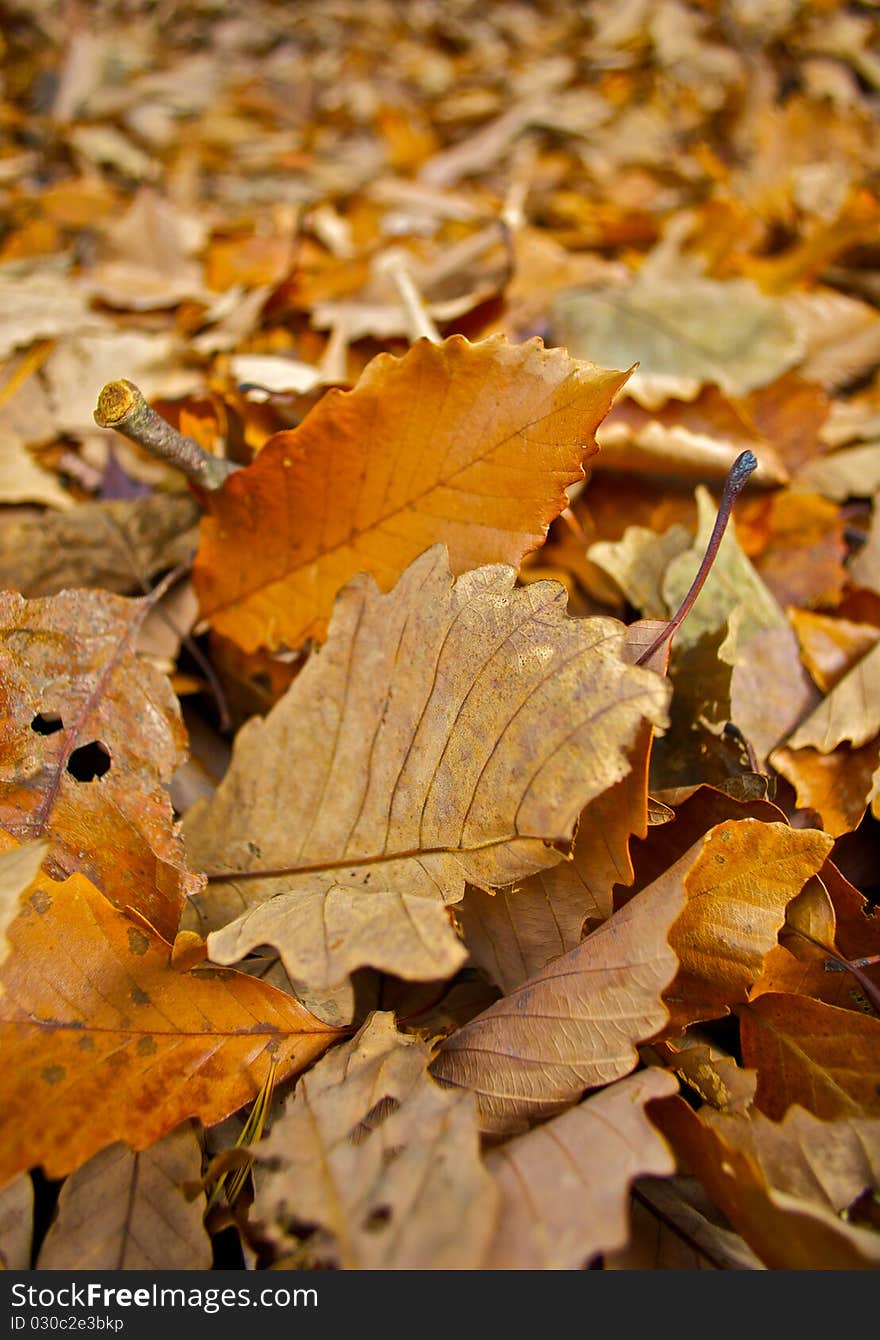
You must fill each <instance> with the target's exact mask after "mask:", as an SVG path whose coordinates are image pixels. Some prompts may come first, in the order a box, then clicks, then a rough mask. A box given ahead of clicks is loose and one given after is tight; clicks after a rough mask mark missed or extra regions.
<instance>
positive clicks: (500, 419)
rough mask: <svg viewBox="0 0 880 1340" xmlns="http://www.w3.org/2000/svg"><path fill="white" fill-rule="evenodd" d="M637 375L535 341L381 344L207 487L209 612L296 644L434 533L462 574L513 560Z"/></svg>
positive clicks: (385, 580) (240, 639)
mask: <svg viewBox="0 0 880 1340" xmlns="http://www.w3.org/2000/svg"><path fill="white" fill-rule="evenodd" d="M626 376H627V374H626V373H620V372H605V371H602V370H600V369H599V368H596V367H594V366H593V364H591V363H584V362H577V361H575V360H574V359H572V358H569V356H568V354H567V353H565V352H564V351H563V350H558V349H557V350H552V349H544V347H543V345H542V343H541V341H540V340H539V339H533V340H529V341H528V342H527V343H525V344H523V345H510V344H508V343H507V340H506V339H504V338H503V337H501V336H493V337H491V338H490V339H488V340H485V341H483V342H482V343H480V344H470V343H469V342H468V341H467V340H466V339H464V337H463V336H460V335H454V336H451V337H450V338H449V339H448V340H445V341H444V342H443V343H442V344H433V343H431V342H430V341H429V340H424V339H423V340H418V341H417V342H416V343H415V344H414V345H413V346H412V348H411V349H410V350H409V351H408V352H407V353H406V354H405V355H404V356H403V358H399V359H398V358H394V357H392V356H391V355H390V354H380V355H379V356H378V357H377V358H375V359H374V360H373V361H372V362H371V363H370V364H369V366H368V367H367V368H366V369H365V371H364V373H363V375H362V376H361V379H360V381H359V382H358V384H357V386H356V387H355V389H354V390H353V391H349V392H345V391H339V390H331V391H329V392H328V393H327V395H326V396H324V398H323V399H322V400H321V401H320V402H319V403H318V404H317V405H316V406H315V408H314V409H313V410H312V411H311V413H310V414H309V415H308V416H307V417H306V419H305V420H304V422H303V423H302V424H301V425H300V426H299V427H298V428H296V429H293V430H292V431H290V432H283V433H279V434H277V435H276V436H275V437H274V438H272V439H271V440H270V441H269V442H268V443H267V444H266V445H265V446H264V447H263V449H262V450H261V452H260V453H259V455H258V457H257V459H256V460H255V461H254V463H253V464H252V465H250V466H248V467H247V468H246V469H244V470H239V471H237V472H236V473H235V475H233V476H232V477H231V478H230V479H229V480H228V481H227V483H226V485H225V487H224V488H223V489H222V490H220V491H218V492H216V493H214V494H212V495H211V496H210V497H209V498H207V499H206V506H207V507H208V515H207V516H206V518H205V519H204V521H203V523H202V540H201V547H200V549H199V554H198V557H197V560H196V567H195V573H194V577H195V583H196V591H197V594H198V596H199V600H200V602H201V608H202V612H203V614H204V615H205V617H207V618H208V619H210V621H211V623H212V625H213V626H214V627H215V628H216V629H217V630H218V631H219V632H221V633H223V634H224V635H225V636H227V637H229V638H231V639H232V640H233V641H235V642H237V643H238V644H239V645H240V646H242V647H244V648H245V650H249V651H250V650H254V649H255V648H256V647H258V646H260V645H266V646H269V647H271V648H275V647H278V646H279V645H280V644H282V643H285V644H287V646H289V647H291V648H294V647H297V646H299V645H300V644H301V643H302V642H304V641H305V640H306V639H307V638H319V639H321V638H323V637H324V634H325V631H326V627H327V620H328V619H329V617H330V612H331V609H332V605H333V600H334V597H335V596H336V593H337V591H339V589H340V588H341V587H342V586H344V584H345V583H346V582H347V581H348V579H349V578H350V577H353V576H354V575H355V574H356V573H358V572H368V573H370V574H371V575H372V576H373V577H374V578H375V579H376V581H377V582H378V584H379V586H380V587H382V589H383V590H388V589H389V588H390V587H391V586H393V584H394V582H395V581H396V580H397V579H398V577H399V576H400V574H401V573H402V572H403V570H404V568H405V567H406V566H407V564H408V563H410V562H412V560H413V559H415V558H416V557H417V556H418V555H419V554H420V553H422V551H423V550H425V549H427V548H428V547H429V546H430V545H432V544H434V543H435V542H437V541H442V542H444V543H445V544H446V545H447V547H448V550H449V556H450V565H451V568H452V571H453V572H454V573H461V572H465V571H467V570H468V569H470V568H476V567H479V566H480V565H481V564H485V563H498V562H503V563H510V564H512V565H513V566H517V565H518V564H519V562H520V560H521V559H522V557H523V555H524V554H526V553H527V552H528V551H529V550H531V549H535V548H536V547H537V546H538V545H539V544H540V543H541V541H542V540H543V539H544V536H545V535H546V533H547V528H548V526H549V524H550V522H551V521H552V520H553V518H554V517H555V516H557V515H558V514H559V513H560V512H561V511H562V509H563V508H564V507H565V505H566V494H565V489H566V487H567V486H568V485H570V484H574V483H576V482H577V481H578V480H580V479H582V478H583V465H584V462H585V461H586V460H587V459H588V458H589V456H591V455H592V454H593V452H594V451H595V450H596V447H595V442H594V440H593V433H594V431H595V428H596V426H597V424H598V423H599V422H600V420H601V419H602V417H603V416H604V415H605V413H606V412H607V411H608V408H609V406H610V404H611V401H612V398H613V396H614V394H615V392H616V391H618V390H619V389H620V387H621V386H622V385H623V383H624V382H625V380H626Z"/></svg>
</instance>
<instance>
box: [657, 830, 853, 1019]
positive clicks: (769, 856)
mask: <svg viewBox="0 0 880 1340" xmlns="http://www.w3.org/2000/svg"><path fill="white" fill-rule="evenodd" d="M831 846H832V839H831V838H830V837H829V836H828V835H827V834H826V833H821V832H819V831H818V830H816V829H795V828H789V827H788V825H787V824H782V823H779V824H768V823H761V821H760V820H758V819H742V820H740V821H738V822H737V821H736V820H729V821H728V822H727V823H723V824H719V825H718V827H717V828H713V829H712V830H711V832H709V833H707V834H706V836H705V838H703V839H702V841H701V842H700V843H699V844H698V845H697V850H696V853H695V857H696V858H695V859H693V860H692V863H691V866H690V869H689V870H688V871H687V873H686V875H685V877H684V888H685V892H686V894H687V903H686V904H685V908H684V911H683V912H682V913H681V916H679V918H678V920H677V921H676V923H675V925H674V926H673V928H672V930H671V931H670V933H669V943H670V944H671V946H672V948H673V949H674V950H675V952H676V954H677V955H678V959H679V962H680V964H681V967H680V969H679V972H678V975H677V977H676V978H675V981H674V982H673V983H672V985H671V986H670V987H669V988H668V990H667V991H666V992H665V994H664V1000H665V1002H666V1004H667V1006H668V1008H669V1011H670V1014H671V1019H670V1022H669V1025H668V1028H667V1030H666V1031H667V1032H669V1033H673V1032H678V1031H680V1030H681V1029H682V1028H684V1027H686V1026H687V1025H688V1024H690V1023H694V1022H695V1021H696V1020H699V1019H715V1018H720V1017H721V1016H723V1015H725V1014H727V1013H728V1011H729V1009H730V1007H731V1006H732V1005H734V1004H736V1003H738V1002H740V1001H744V1000H745V999H746V997H747V993H748V990H749V987H750V986H751V985H752V984H753V983H754V982H755V981H757V979H758V978H759V977H760V975H761V971H762V968H763V965H764V956H765V954H767V953H769V951H770V950H771V949H772V948H773V947H774V946H775V944H776V937H777V934H778V932H779V930H780V929H781V927H782V926H783V924H784V922H785V909H786V907H787V906H788V904H789V902H790V901H791V900H792V899H793V898H794V897H795V896H796V895H797V894H798V893H799V892H800V890H801V889H802V888H803V886H804V884H805V883H806V882H807V880H808V879H809V878H810V876H811V875H813V874H815V873H816V871H817V870H819V869H820V868H821V866H822V864H823V862H824V860H825V858H826V856H827V855H828V853H829V851H830V849H831ZM691 853H694V849H693V848H692V849H691ZM688 855H691V854H690V853H689V854H688ZM683 859H686V858H683ZM673 868H675V867H673Z"/></svg>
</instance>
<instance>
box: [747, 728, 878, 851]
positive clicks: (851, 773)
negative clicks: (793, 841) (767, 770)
mask: <svg viewBox="0 0 880 1340" xmlns="http://www.w3.org/2000/svg"><path fill="white" fill-rule="evenodd" d="M770 763H771V765H772V767H773V768H775V770H776V771H777V772H778V773H779V774H780V776H782V777H785V778H786V779H787V780H788V781H789V782H791V784H792V786H793V787H794V789H795V794H796V798H797V804H798V806H799V807H800V808H801V809H808V810H815V812H816V814H818V815H819V818H820V820H821V823H822V827H823V828H824V829H825V831H826V832H827V833H830V834H831V836H832V837H840V836H841V835H842V834H843V833H851V832H852V831H853V830H854V829H855V828H857V827H858V825H859V823H860V822H861V820H862V816H863V815H864V813H865V810H866V809H867V807H868V800H869V798H870V794H871V787H872V784H873V780H874V777H875V776H876V775H877V772H878V769H880V736H878V737H875V738H874V739H872V740H868V742H867V744H863V745H861V746H860V748H858V749H853V748H852V747H851V746H850V745H848V744H841V745H838V747H837V748H836V749H834V750H832V752H831V753H830V754H824V753H822V752H820V750H818V749H813V748H811V747H810V746H807V747H805V748H803V749H790V748H788V746H787V745H782V746H781V747H780V748H779V749H774V750H773V752H772V754H771V755H770Z"/></svg>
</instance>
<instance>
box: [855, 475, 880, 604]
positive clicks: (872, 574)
mask: <svg viewBox="0 0 880 1340" xmlns="http://www.w3.org/2000/svg"><path fill="white" fill-rule="evenodd" d="M849 576H850V580H851V581H853V582H855V583H856V585H858V586H864V587H866V588H867V589H868V590H869V591H875V592H878V593H880V494H875V496H874V506H873V511H872V514H871V527H870V529H869V531H868V536H867V539H866V541H865V544H864V546H863V547H862V548H861V549H860V550H859V551H858V553H857V554H856V555H855V557H854V558H853V559H852V561H851V562H850V564H849Z"/></svg>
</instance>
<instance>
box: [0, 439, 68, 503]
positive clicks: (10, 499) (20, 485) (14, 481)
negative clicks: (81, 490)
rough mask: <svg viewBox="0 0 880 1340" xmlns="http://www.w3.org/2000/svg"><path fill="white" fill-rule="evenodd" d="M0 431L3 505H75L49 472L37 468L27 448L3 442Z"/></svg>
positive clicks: (0, 483) (0, 478) (0, 470)
mask: <svg viewBox="0 0 880 1340" xmlns="http://www.w3.org/2000/svg"><path fill="white" fill-rule="evenodd" d="M4 436H5V434H4V433H3V431H2V428H0V503H45V504H46V506H47V507H58V508H61V509H65V508H68V507H72V506H73V498H72V497H71V496H70V494H69V493H68V491H67V489H65V488H62V486H61V484H60V483H59V481H58V480H57V479H56V478H55V476H54V475H52V474H50V473H49V471H48V470H44V469H43V467H42V466H41V465H38V464H37V462H36V461H35V460H34V458H33V457H32V456H31V455H30V453H29V452H28V450H27V448H26V447H25V446H23V445H22V444H21V443H19V442H16V441H14V440H13V441H10V440H8V439H7V440H6V441H4V440H3V439H4Z"/></svg>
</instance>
